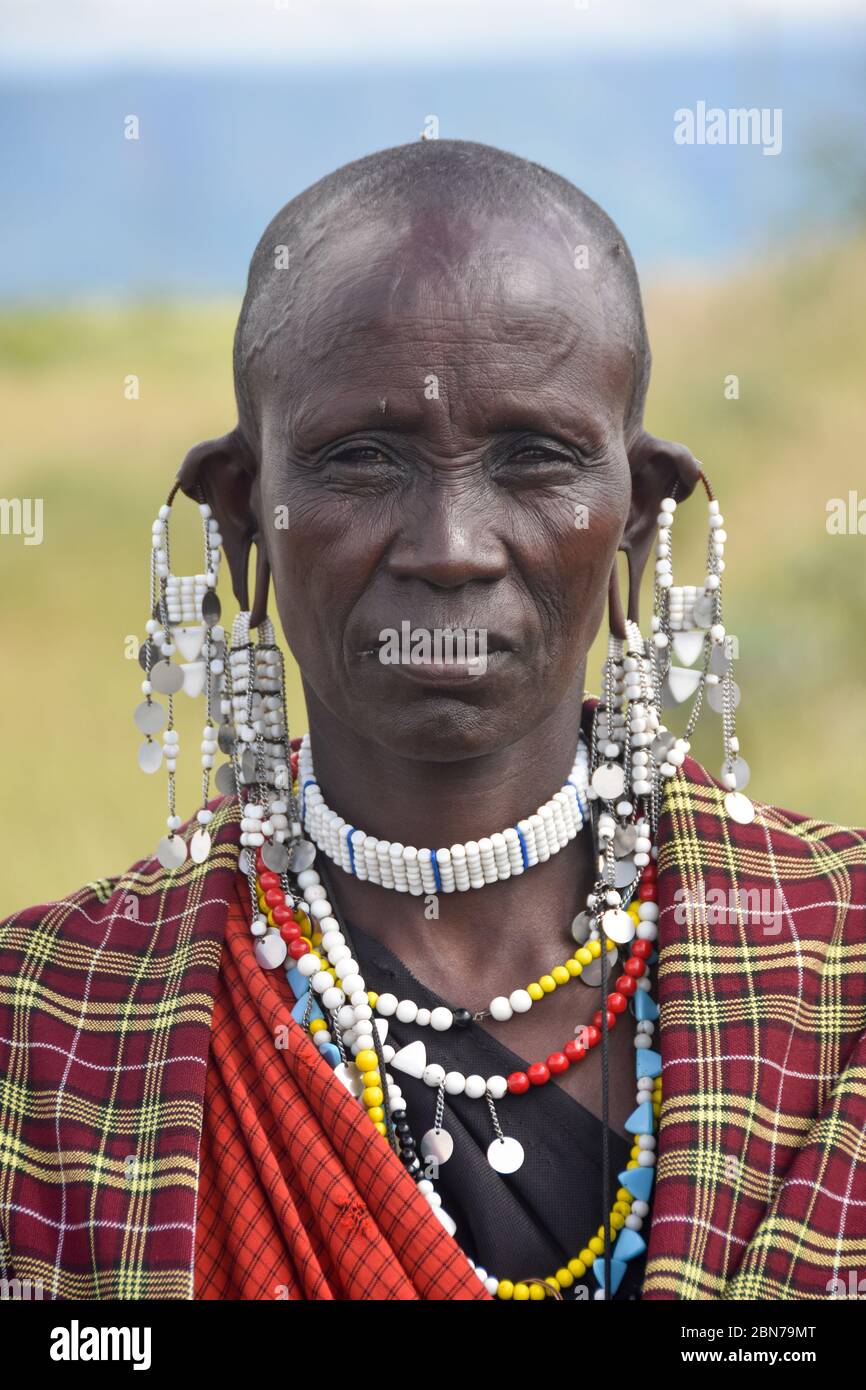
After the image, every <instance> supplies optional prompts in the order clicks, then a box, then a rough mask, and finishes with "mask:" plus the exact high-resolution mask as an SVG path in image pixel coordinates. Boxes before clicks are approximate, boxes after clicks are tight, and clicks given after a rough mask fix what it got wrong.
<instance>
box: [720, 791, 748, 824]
mask: <svg viewBox="0 0 866 1390" xmlns="http://www.w3.org/2000/svg"><path fill="white" fill-rule="evenodd" d="M725 810H726V811H727V813H728V815H729V816H730V817H731V820H735V821H738V822H739V823H740V825H751V823H752V821H753V820H754V819H755V808H754V806H753V805H752V803H751V801H750V800H749V798H748V797H747V796H744V795H743V793H742V792H728V794H727V796H726V797H725Z"/></svg>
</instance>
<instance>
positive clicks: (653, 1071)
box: [634, 1047, 662, 1076]
mask: <svg viewBox="0 0 866 1390" xmlns="http://www.w3.org/2000/svg"><path fill="white" fill-rule="evenodd" d="M634 1055H635V1061H636V1063H637V1074H638V1076H661V1070H662V1054H661V1053H660V1052H654V1051H653V1049H652V1048H651V1047H639V1048H637V1050H636V1052H635V1054H634Z"/></svg>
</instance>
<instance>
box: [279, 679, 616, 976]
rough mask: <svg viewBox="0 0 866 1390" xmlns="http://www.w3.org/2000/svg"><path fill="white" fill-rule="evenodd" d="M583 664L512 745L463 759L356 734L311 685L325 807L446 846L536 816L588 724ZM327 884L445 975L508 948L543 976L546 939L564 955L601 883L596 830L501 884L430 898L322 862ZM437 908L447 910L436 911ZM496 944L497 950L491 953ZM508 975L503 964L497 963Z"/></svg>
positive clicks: (369, 926)
mask: <svg viewBox="0 0 866 1390" xmlns="http://www.w3.org/2000/svg"><path fill="white" fill-rule="evenodd" d="M583 678H584V672H583V670H581V671H580V672H578V679H577V680H576V681H575V684H574V686H573V688H572V691H571V692H570V694H569V697H568V698H567V699H566V700H565V701H563V703H562V704H561V705H560V706H558V707H557V709H556V710H555V711H554V712H553V714H552V715H551V716H550V717H549V718H548V719H547V720H545V721H544V722H543V723H542V724H540V725H539V726H538V727H537V728H535V729H533V730H531V731H530V732H529V733H527V734H526V736H525V737H524V738H522V739H520V740H519V741H518V742H516V743H514V744H512V745H511V746H509V747H508V748H504V749H499V750H497V751H496V752H494V753H491V754H485V755H483V756H479V757H474V758H469V759H463V760H460V761H456V762H425V761H420V760H418V759H414V758H405V757H401V756H400V755H398V754H395V753H394V752H393V750H391V749H388V748H383V747H382V746H381V745H379V744H374V743H372V742H367V741H365V740H364V739H363V738H359V737H358V734H357V731H356V730H354V729H349V728H347V727H346V726H345V725H344V724H342V723H341V722H340V721H338V720H336V719H335V718H334V717H333V716H332V715H331V714H330V712H329V711H328V710H326V709H325V708H324V707H323V706H322V705H321V703H320V702H319V701H318V700H317V698H316V696H315V694H314V693H313V692H312V691H310V690H309V689H308V690H307V692H306V693H307V708H308V712H309V719H310V738H311V743H312V751H313V758H314V761H315V769H316V780H317V781H318V783H319V786H320V787H321V789H322V793H323V795H324V797H325V800H326V801H327V803H328V805H329V806H330V807H331V808H332V809H333V810H335V811H338V812H339V814H340V815H341V816H344V817H345V819H346V820H347V821H348V822H349V823H350V824H352V825H356V826H360V827H361V828H362V829H363V830H364V831H366V832H367V833H368V834H371V835H375V836H377V837H381V838H383V839H390V840H397V839H399V840H400V841H401V843H403V844H413V845H415V846H416V847H418V848H420V847H423V846H428V847H438V846H441V845H445V846H450V845H452V844H454V843H455V842H456V841H466V840H470V839H475V840H477V839H479V838H481V836H484V835H490V834H491V833H493V832H494V831H497V830H503V829H504V828H505V827H506V826H508V825H514V824H515V823H516V822H517V821H519V820H522V819H523V818H524V817H525V816H529V815H531V814H533V813H534V812H535V810H536V808H537V807H538V806H539V805H541V804H542V803H543V802H545V801H546V800H547V799H548V798H549V797H550V796H551V795H552V794H553V793H554V792H556V791H558V790H559V788H560V787H561V786H562V785H563V783H564V782H565V779H566V778H567V777H568V775H569V773H570V771H571V767H572V763H573V761H574V755H575V750H576V748H577V740H578V733H579V728H580V721H581V714H582V707H583V700H582V691H583ZM325 863H326V866H327V875H328V877H327V887H328V891H329V896H331V897H332V898H333V899H334V900H335V903H336V906H337V907H338V908H339V910H340V912H341V913H342V915H343V916H344V918H345V919H346V921H347V922H348V923H349V924H350V926H351V925H355V926H357V927H360V928H361V930H362V931H364V932H366V933H367V934H368V935H370V936H372V937H374V938H375V939H376V940H378V941H381V942H382V943H383V944H385V945H386V946H388V947H389V948H390V949H392V950H393V951H394V953H395V955H397V956H399V957H400V958H401V959H402V960H403V961H404V962H405V964H406V965H407V966H408V967H409V969H410V970H413V971H415V972H417V973H421V974H422V975H424V974H428V975H429V974H430V973H431V972H435V974H436V976H437V977H438V978H439V980H440V981H442V983H443V984H444V981H445V979H447V978H448V977H451V976H454V977H456V978H459V979H461V980H463V981H465V980H466V979H467V978H469V977H471V975H472V974H474V975H476V976H477V973H478V970H479V968H480V964H481V962H480V958H479V953H481V954H482V955H483V956H484V957H485V958H486V959H490V955H491V952H492V951H493V949H494V947H495V952H496V954H497V956H498V957H499V958H500V960H501V957H502V954H503V952H504V953H506V954H507V957H508V960H509V964H510V966H511V967H512V968H513V971H514V975H515V979H520V978H521V976H522V974H524V973H525V974H526V978H527V979H530V978H534V977H535V974H537V973H538V962H539V958H540V957H543V955H544V950H545V948H549V951H550V964H551V965H552V964H555V963H557V962H558V961H559V959H560V957H562V956H564V954H567V952H566V953H564V951H563V947H564V945H565V944H566V942H567V940H568V939H569V938H568V927H569V924H570V922H571V919H572V917H573V916H574V914H575V913H576V912H577V911H579V910H580V909H581V908H582V907H583V906H584V902H585V897H586V893H587V892H588V891H589V888H590V887H591V884H592V877H593V861H592V846H591V840H590V832H589V828H588V827H585V828H584V830H583V831H581V833H580V834H579V835H578V836H577V839H576V841H574V842H573V843H572V844H570V845H568V846H567V847H566V848H565V849H563V850H562V851H560V853H558V854H556V855H554V856H553V857H552V858H551V859H550V860H549V861H548V862H547V863H545V864H541V865H536V866H535V867H533V868H532V869H530V870H529V871H528V872H527V873H525V874H521V875H519V876H517V877H515V878H512V879H508V880H506V881H505V882H502V883H495V884H488V885H486V886H485V887H484V888H481V889H470V890H469V891H468V892H465V893H449V894H444V893H442V894H439V895H438V897H437V899H436V901H435V902H433V903H431V901H430V899H428V898H426V897H423V896H422V897H412V896H410V895H408V894H405V893H397V892H395V891H394V890H389V889H384V888H382V887H380V886H379V885H377V884H373V883H368V882H361V881H359V880H358V879H356V878H354V877H353V876H352V875H350V874H347V873H345V872H343V870H341V869H339V868H337V867H336V866H335V865H332V864H331V863H330V861H325ZM436 912H438V916H436V915H434V914H435V913H436ZM487 947H490V952H488V951H487V949H486V948H487ZM500 973H501V965H500Z"/></svg>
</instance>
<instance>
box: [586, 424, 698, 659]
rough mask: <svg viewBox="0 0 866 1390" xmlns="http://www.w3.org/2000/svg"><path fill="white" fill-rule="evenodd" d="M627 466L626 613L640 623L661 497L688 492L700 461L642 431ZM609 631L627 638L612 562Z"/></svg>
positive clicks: (682, 495) (680, 497)
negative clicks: (643, 587) (644, 581)
mask: <svg viewBox="0 0 866 1390" xmlns="http://www.w3.org/2000/svg"><path fill="white" fill-rule="evenodd" d="M628 461H629V465H630V467H631V509H630V511H629V514H628V520H627V521H626V525H625V530H624V532H623V536H622V540H621V541H620V543H619V547H618V549H619V550H622V551H624V552H625V554H626V557H627V561H628V617H629V618H630V619H631V621H632V622H635V623H637V622H639V617H640V585H641V578H642V576H643V572H644V568H645V566H646V562H647V556H648V555H649V550H650V546H651V545H652V542H653V537H654V535H655V532H656V529H657V521H656V518H657V516H658V514H659V511H660V510H661V502H662V498H663V497H671V496H673V497H675V498H676V500H677V501H678V502H682V501H684V500H685V498H687V497H690V496H691V494H692V493H693V492H694V489H695V486H696V484H697V483H698V481H699V480H700V478H701V466H700V464H699V463H698V461H697V459H696V458H695V456H694V454H693V453H692V452H691V450H690V449H687V448H686V446H685V445H684V444H675V443H673V442H672V441H671V440H668V439H656V437H655V435H652V434H648V433H647V431H646V430H641V431H640V433H639V434H638V435H637V437H636V439H635V441H634V443H633V444H632V446H631V448H630V449H629V451H628ZM608 599H609V607H610V627H611V631H612V632H613V633H614V634H615V635H616V636H618V637H625V623H624V620H623V612H622V601H621V599H620V595H619V582H618V577H617V570H616V565H614V567H613V569H612V571H611V576H610V586H609V592H608Z"/></svg>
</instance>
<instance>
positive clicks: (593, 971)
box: [578, 950, 619, 989]
mask: <svg viewBox="0 0 866 1390" xmlns="http://www.w3.org/2000/svg"><path fill="white" fill-rule="evenodd" d="M618 964H619V952H618V951H616V950H613V951H608V953H607V973H608V977H610V974H611V971H613V970H615V969H616V968H617V966H618ZM578 979H579V980H580V981H581V983H582V984H584V985H589V987H590V989H597V988H598V986H599V985H600V984H601V956H596V958H595V960H592V961H590V963H589V965H585V966H584V967H583V972H582V973H581V974H580V975H579V976H578Z"/></svg>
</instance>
